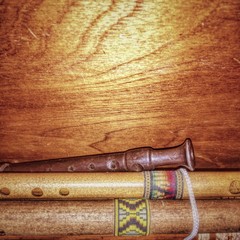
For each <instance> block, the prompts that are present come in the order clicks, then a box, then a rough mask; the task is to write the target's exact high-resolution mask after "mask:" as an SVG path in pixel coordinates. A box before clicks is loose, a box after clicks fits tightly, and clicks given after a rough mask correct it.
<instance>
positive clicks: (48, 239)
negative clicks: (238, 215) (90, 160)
mask: <svg viewBox="0 0 240 240" xmlns="http://www.w3.org/2000/svg"><path fill="white" fill-rule="evenodd" d="M187 236H188V234H152V235H150V236H147V237H146V236H127V237H125V236H123V237H119V236H116V237H113V236H109V235H101V236H96V235H77V236H63V235H54V236H53V235H51V236H46V235H45V236H39V235H37V236H36V235H35V236H24V240H39V239H41V240H126V239H127V240H146V239H147V240H160V239H161V240H163V239H164V240H173V239H174V240H183V239H184V238H185V237H187ZM0 239H4V240H6V238H5V236H4V235H3V237H1V232H0ZM7 239H9V240H10V239H11V240H19V236H16V235H15V236H13V235H8V236H7ZM20 239H22V237H21V238H20ZM239 239H240V232H235V233H233V232H231V233H199V234H198V235H197V237H195V238H194V240H239Z"/></svg>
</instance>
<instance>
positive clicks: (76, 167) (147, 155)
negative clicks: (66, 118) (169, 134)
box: [0, 138, 195, 172]
mask: <svg viewBox="0 0 240 240" xmlns="http://www.w3.org/2000/svg"><path fill="white" fill-rule="evenodd" d="M177 167H185V168H187V169H189V170H191V171H193V170H194V167H195V162H194V151H193V145H192V142H191V140H190V139H189V138H188V139H186V140H185V142H184V143H183V144H181V145H180V146H176V147H171V148H165V149H153V148H151V147H143V148H136V149H130V150H128V151H125V152H117V153H107V154H99V155H92V156H80V157H69V158H61V159H50V160H41V161H32V162H23V163H7V162H4V163H1V164H0V172H125V171H128V172H136V171H137V172H138V171H150V170H154V169H161V168H177Z"/></svg>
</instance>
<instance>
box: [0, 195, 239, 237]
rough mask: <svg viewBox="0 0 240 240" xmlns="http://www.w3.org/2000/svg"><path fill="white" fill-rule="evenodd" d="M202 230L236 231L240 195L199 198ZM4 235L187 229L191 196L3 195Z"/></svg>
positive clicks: (146, 232) (0, 225) (0, 205)
mask: <svg viewBox="0 0 240 240" xmlns="http://www.w3.org/2000/svg"><path fill="white" fill-rule="evenodd" d="M197 204H198V210H199V215H200V227H199V233H204V232H219V233H220V232H238V231H239V230H240V200H198V201H197ZM0 212H1V218H0V232H2V234H6V235H48V236H51V235H116V236H126V235H149V234H161V233H164V234H165V233H166V234H168V233H171V234H174V233H189V232H190V231H191V229H192V217H191V216H192V215H191V207H190V204H189V201H188V200H175V201H171V200H166V201H163V200H158V201H154V200H145V199H119V200H105V201H2V202H0Z"/></svg>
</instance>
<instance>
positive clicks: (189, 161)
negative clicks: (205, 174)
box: [183, 138, 195, 171]
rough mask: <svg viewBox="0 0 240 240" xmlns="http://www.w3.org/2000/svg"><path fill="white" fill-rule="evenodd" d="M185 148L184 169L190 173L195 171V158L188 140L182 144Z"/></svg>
mask: <svg viewBox="0 0 240 240" xmlns="http://www.w3.org/2000/svg"><path fill="white" fill-rule="evenodd" d="M183 145H184V147H185V157H186V165H185V167H186V168H187V169H189V170H190V171H194V169H195V156H194V150H193V144H192V141H191V139H190V138H187V139H186V140H185V142H184V143H183Z"/></svg>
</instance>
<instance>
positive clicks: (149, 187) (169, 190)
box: [143, 170, 183, 199]
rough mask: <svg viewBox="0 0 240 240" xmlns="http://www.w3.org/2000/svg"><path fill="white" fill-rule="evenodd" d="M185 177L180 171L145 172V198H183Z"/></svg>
mask: <svg viewBox="0 0 240 240" xmlns="http://www.w3.org/2000/svg"><path fill="white" fill-rule="evenodd" d="M182 194H183V177H182V173H181V172H180V171H178V170H177V171H150V172H144V196H143V197H144V198H147V199H181V198H182Z"/></svg>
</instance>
